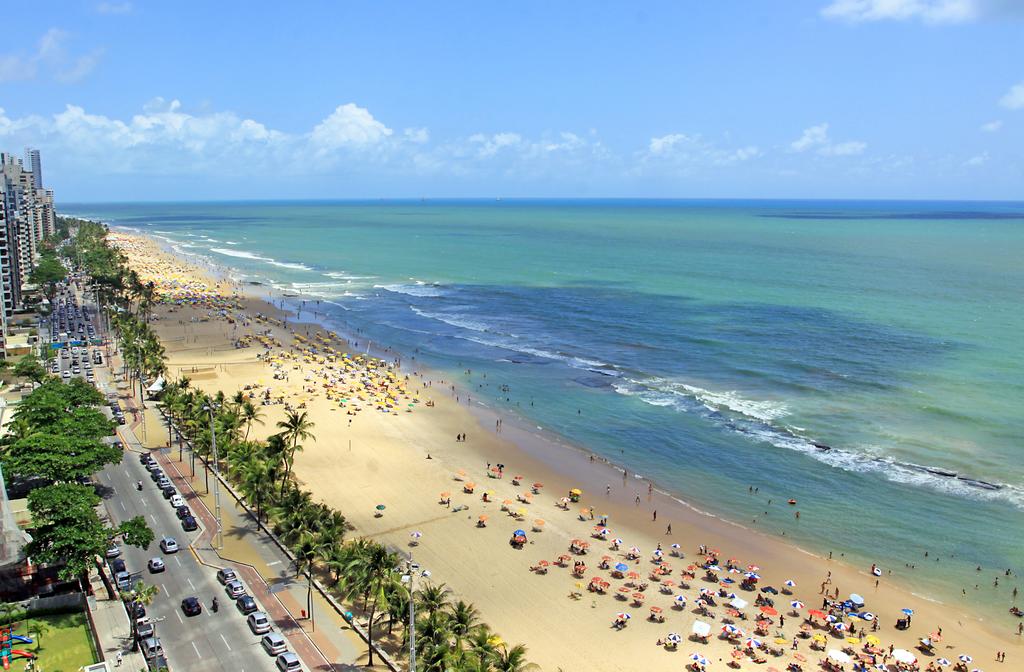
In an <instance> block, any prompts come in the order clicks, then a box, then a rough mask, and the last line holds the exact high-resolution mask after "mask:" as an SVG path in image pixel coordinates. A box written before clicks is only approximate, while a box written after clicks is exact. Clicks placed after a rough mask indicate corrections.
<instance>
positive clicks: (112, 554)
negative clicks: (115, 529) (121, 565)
mask: <svg viewBox="0 0 1024 672" xmlns="http://www.w3.org/2000/svg"><path fill="white" fill-rule="evenodd" d="M119 555H121V549H120V548H119V547H118V545H117V544H111V545H110V548H108V549H107V557H108V558H116V557H117V556H119Z"/></svg>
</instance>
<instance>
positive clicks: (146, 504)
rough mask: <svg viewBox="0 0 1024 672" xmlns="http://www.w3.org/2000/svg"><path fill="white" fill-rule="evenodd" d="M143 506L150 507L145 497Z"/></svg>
mask: <svg viewBox="0 0 1024 672" xmlns="http://www.w3.org/2000/svg"><path fill="white" fill-rule="evenodd" d="M142 505H143V506H149V502H147V501H146V498H145V497H143V498H142Z"/></svg>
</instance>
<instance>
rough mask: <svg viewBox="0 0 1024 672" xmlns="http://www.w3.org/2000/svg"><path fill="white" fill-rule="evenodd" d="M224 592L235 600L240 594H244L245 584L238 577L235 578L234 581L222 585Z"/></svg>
mask: <svg viewBox="0 0 1024 672" xmlns="http://www.w3.org/2000/svg"><path fill="white" fill-rule="evenodd" d="M224 592H225V593H227V594H228V597H230V598H231V599H232V600H235V599H238V598H239V597H241V596H242V595H245V585H244V584H243V583H242V582H241V581H239V580H238V579H235V580H234V581H228V582H227V583H226V584H225V585H224Z"/></svg>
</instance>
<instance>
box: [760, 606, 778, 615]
mask: <svg viewBox="0 0 1024 672" xmlns="http://www.w3.org/2000/svg"><path fill="white" fill-rule="evenodd" d="M761 613H762V614H766V615H768V616H778V614H779V612H778V611H776V610H775V609H773V608H772V607H769V606H763V607H761Z"/></svg>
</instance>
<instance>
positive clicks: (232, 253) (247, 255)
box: [210, 247, 273, 261]
mask: <svg viewBox="0 0 1024 672" xmlns="http://www.w3.org/2000/svg"><path fill="white" fill-rule="evenodd" d="M210 252H216V253H217V254H223V255H224V256H226V257H238V258H239V259H253V260H255V261H273V259H271V258H270V257H261V256H260V255H258V254H253V253H252V252H246V251H245V250H225V249H224V248H223V247H211V248H210Z"/></svg>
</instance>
